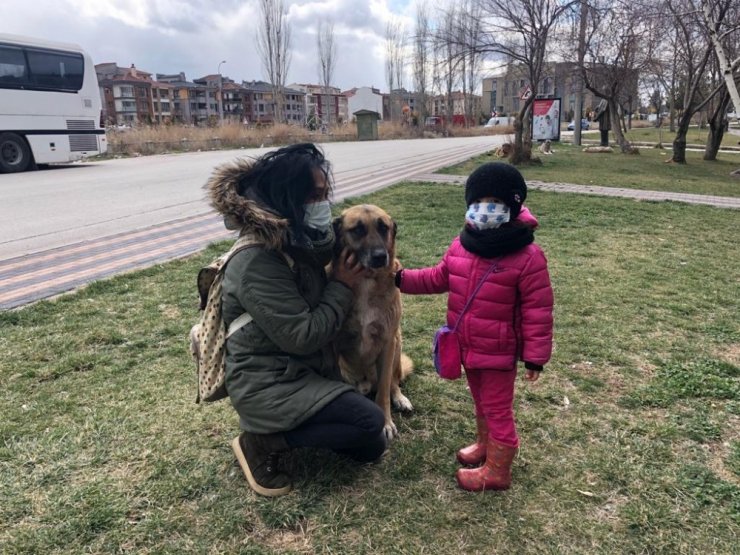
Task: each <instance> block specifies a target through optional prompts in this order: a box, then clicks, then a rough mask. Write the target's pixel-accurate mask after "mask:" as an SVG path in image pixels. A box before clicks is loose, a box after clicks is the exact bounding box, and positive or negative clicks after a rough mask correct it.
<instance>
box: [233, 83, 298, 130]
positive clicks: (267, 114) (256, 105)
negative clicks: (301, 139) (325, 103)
mask: <svg viewBox="0 0 740 555" xmlns="http://www.w3.org/2000/svg"><path fill="white" fill-rule="evenodd" d="M241 86H242V89H243V90H244V93H245V94H246V95H247V96H248V97H249V98H248V100H249V102H248V103H247V102H245V103H244V106H245V113H244V119H245V121H246V122H247V123H250V124H252V123H254V124H273V123H276V121H275V104H276V99H275V95H274V93H273V88H272V85H271V84H270V83H267V82H265V81H242V85H241ZM305 97H306V93H305V92H303V91H301V90H298V89H295V88H294V87H293V86H292V85H291V86H289V87H286V88H285V89H284V90H283V117H284V121H283V123H288V124H291V125H304V124H305V122H306V117H307V112H306V109H305V105H306V99H305Z"/></svg>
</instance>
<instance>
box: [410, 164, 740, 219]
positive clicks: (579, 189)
mask: <svg viewBox="0 0 740 555" xmlns="http://www.w3.org/2000/svg"><path fill="white" fill-rule="evenodd" d="M466 179H467V176H465V175H445V174H441V173H423V174H418V175H415V176H413V177H412V178H409V179H408V181H425V182H432V183H455V184H458V185H462V184H464V183H465V180H466ZM738 184H739V185H740V182H738ZM527 186H528V187H529V188H530V189H538V190H541V191H552V192H555V193H577V194H582V195H598V196H603V197H623V198H632V199H635V200H648V201H674V202H685V203H688V204H706V205H709V206H716V207H717V208H731V209H736V210H740V197H717V196H712V195H693V194H691V193H672V192H668V191H644V190H640V189H624V188H622V187H598V186H594V185H575V184H573V183H545V182H543V181H535V180H527Z"/></svg>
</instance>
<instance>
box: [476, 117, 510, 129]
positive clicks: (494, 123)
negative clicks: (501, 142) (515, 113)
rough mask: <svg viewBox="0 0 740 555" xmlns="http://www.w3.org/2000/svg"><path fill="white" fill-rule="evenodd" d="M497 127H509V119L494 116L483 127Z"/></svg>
mask: <svg viewBox="0 0 740 555" xmlns="http://www.w3.org/2000/svg"><path fill="white" fill-rule="evenodd" d="M497 125H511V118H510V117H509V116H494V117H492V118H491V119H489V120H488V122H487V123H486V124H485V125H484V126H483V127H496V126H497Z"/></svg>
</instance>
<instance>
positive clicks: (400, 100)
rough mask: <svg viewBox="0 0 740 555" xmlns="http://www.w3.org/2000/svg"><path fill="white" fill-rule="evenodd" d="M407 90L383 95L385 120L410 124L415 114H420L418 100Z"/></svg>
mask: <svg viewBox="0 0 740 555" xmlns="http://www.w3.org/2000/svg"><path fill="white" fill-rule="evenodd" d="M417 96H418V95H417V94H416V93H414V92H410V91H407V90H406V89H393V90H392V91H391V92H390V93H384V94H383V119H384V120H392V121H401V122H405V123H409V122H410V121H411V118H412V117H413V114H415V113H418V110H417V108H418V102H419V100H418V98H417Z"/></svg>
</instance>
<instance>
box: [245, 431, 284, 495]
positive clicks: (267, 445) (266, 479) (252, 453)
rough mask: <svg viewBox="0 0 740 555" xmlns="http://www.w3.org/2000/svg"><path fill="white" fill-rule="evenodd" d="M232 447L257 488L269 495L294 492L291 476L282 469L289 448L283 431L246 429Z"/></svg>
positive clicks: (247, 475) (256, 489) (249, 480)
mask: <svg viewBox="0 0 740 555" xmlns="http://www.w3.org/2000/svg"><path fill="white" fill-rule="evenodd" d="M231 448H232V449H233V450H234V454H235V455H236V460H237V461H238V462H239V466H241V467H242V472H244V476H245V477H246V478H247V482H249V485H250V487H251V488H252V489H253V490H254V491H256V492H257V493H259V494H260V495H265V496H268V497H277V496H280V495H285V494H286V493H288V492H289V491H290V488H291V483H290V476H288V475H287V474H285V473H284V472H281V471H280V469H279V468H278V462H279V458H280V453H283V452H285V451H287V450H288V449H289V447H288V444H287V443H286V441H285V437H284V436H283V435H282V434H252V433H249V432H242V434H241V435H240V436H239V437H236V438H234V441H232V442H231Z"/></svg>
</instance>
